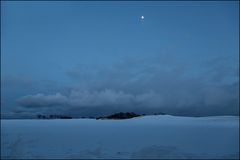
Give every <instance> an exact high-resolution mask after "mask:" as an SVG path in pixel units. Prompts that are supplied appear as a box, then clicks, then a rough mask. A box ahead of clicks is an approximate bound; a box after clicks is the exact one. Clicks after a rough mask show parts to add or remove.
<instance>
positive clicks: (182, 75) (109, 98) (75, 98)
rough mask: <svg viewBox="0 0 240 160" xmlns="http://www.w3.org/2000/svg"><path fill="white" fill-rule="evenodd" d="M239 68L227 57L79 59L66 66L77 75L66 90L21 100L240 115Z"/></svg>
mask: <svg viewBox="0 0 240 160" xmlns="http://www.w3.org/2000/svg"><path fill="white" fill-rule="evenodd" d="M165 59H167V60H168V63H166V62H165V61H164V60H165ZM183 61H184V62H185V63H182V62H183ZM215 61H217V62H215ZM228 61H230V60H228ZM235 72H236V68H235V66H234V65H231V63H228V62H226V58H218V59H217V60H216V59H212V60H209V59H207V60H206V59H202V60H201V61H200V60H196V61H195V60H194V59H192V61H185V60H176V59H174V58H172V59H171V61H170V60H169V57H168V58H166V57H161V56H160V57H144V58H141V57H140V58H136V59H134V58H132V59H131V58H129V59H127V60H125V61H120V62H119V63H115V64H113V65H110V66H109V65H107V66H97V65H80V66H78V67H76V68H74V69H72V70H70V71H68V72H67V76H69V77H70V78H71V79H72V80H73V81H72V84H73V85H71V86H70V87H69V88H68V89H67V90H65V91H63V90H62V91H59V92H61V93H55V94H49V93H47V92H42V93H41V92H40V93H39V94H35V95H34V94H32V95H28V96H24V97H21V98H20V99H18V100H17V102H18V104H19V105H21V106H23V109H25V110H26V109H29V108H31V109H32V112H43V113H54V112H61V113H63V114H70V115H75V116H76V117H77V116H81V115H84V116H89V115H99V114H107V113H112V112H117V111H135V112H141V113H155V112H166V113H169V114H174V115H187V116H206V115H229V114H230V115H238V114H239V103H238V102H239V98H238V97H239V90H238V88H239V87H238V86H239V79H238V77H237V76H238V74H237V75H236V73H235ZM40 108H41V109H40Z"/></svg>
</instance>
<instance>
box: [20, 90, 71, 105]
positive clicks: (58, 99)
mask: <svg viewBox="0 0 240 160" xmlns="http://www.w3.org/2000/svg"><path fill="white" fill-rule="evenodd" d="M17 102H18V103H19V104H20V105H22V106H25V107H49V106H56V105H64V104H66V102H67V97H65V96H63V95H61V94H60V93H56V94H55V95H44V94H36V95H28V96H24V97H22V98H20V99H18V100H17Z"/></svg>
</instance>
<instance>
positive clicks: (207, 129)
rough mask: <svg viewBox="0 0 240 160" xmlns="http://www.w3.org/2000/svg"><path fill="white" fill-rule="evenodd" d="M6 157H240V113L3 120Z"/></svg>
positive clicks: (2, 150)
mask: <svg viewBox="0 0 240 160" xmlns="http://www.w3.org/2000/svg"><path fill="white" fill-rule="evenodd" d="M1 139H2V141H1V159H5V158H10V159H14V158H15V159H33V158H41V159H44V158H47V159H50V158H69V159H70V158H148V159H149V158H160V159H161V158H162V159H166V158H170V159H171V158H177V159H186V158H208V159H209V158H236V159H237V158H239V142H238V141H239V117H236V116H217V117H201V118H193V117H175V116H169V115H159V116H144V117H138V118H133V119H128V120H95V119H69V120H62V119H56V120H1Z"/></svg>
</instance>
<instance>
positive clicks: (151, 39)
mask: <svg viewBox="0 0 240 160" xmlns="http://www.w3.org/2000/svg"><path fill="white" fill-rule="evenodd" d="M1 10H2V11H1V12H2V13H1V16H2V24H1V29H2V30H1V36H2V37H1V38H2V39H1V40H2V50H1V85H2V88H1V93H2V97H1V98H2V100H1V110H2V116H3V117H30V116H35V115H36V114H67V115H72V116H76V117H77V116H83V115H84V116H90V115H91V116H92V115H101V114H106V113H112V112H116V111H135V112H141V113H155V112H166V113H169V114H175V115H189V116H192V115H236V114H239V109H238V107H239V104H238V103H239V98H238V95H239V91H238V86H239V73H238V72H239V62H238V61H239V29H238V28H239V2H161V1H159V2H114V1H113V2H76V1H75V2H1ZM141 16H144V17H145V18H144V20H141Z"/></svg>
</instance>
